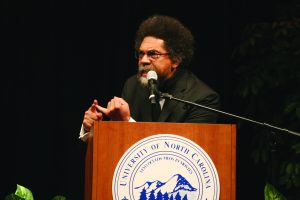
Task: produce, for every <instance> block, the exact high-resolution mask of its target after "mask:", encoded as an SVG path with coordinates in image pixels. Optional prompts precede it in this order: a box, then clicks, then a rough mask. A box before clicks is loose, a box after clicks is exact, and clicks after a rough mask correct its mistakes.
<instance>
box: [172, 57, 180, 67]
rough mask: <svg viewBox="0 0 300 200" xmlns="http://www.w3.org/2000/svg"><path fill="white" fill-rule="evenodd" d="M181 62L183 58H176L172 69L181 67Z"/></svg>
mask: <svg viewBox="0 0 300 200" xmlns="http://www.w3.org/2000/svg"><path fill="white" fill-rule="evenodd" d="M181 61H182V60H181V58H178V57H177V58H174V59H173V65H172V68H173V69H176V68H178V66H179V65H180V63H181Z"/></svg>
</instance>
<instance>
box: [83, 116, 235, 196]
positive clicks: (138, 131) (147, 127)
mask: <svg viewBox="0 0 300 200" xmlns="http://www.w3.org/2000/svg"><path fill="white" fill-rule="evenodd" d="M156 134H175V135H178V136H182V137H184V138H187V139H189V140H191V141H193V142H194V143H196V144H198V145H199V146H200V147H201V148H202V149H203V150H204V151H205V152H206V153H207V154H208V155H209V157H210V158H211V160H212V161H213V163H214V165H215V167H216V170H217V172H218V175H219V182H220V199H221V200H235V199H236V126H235V125H232V124H191V123H159V122H155V123H153V122H113V121H100V122H96V123H95V125H94V135H93V137H90V138H88V141H87V143H88V144H87V152H86V163H85V200H112V199H113V197H112V181H113V176H114V171H115V168H116V166H117V164H118V162H119V160H120V158H121V157H122V156H123V154H124V153H125V152H126V151H127V149H128V148H130V147H131V146H132V145H133V144H135V143H136V142H138V141H139V140H142V139H143V138H145V137H148V136H152V135H156ZM107 180H111V181H110V182H107Z"/></svg>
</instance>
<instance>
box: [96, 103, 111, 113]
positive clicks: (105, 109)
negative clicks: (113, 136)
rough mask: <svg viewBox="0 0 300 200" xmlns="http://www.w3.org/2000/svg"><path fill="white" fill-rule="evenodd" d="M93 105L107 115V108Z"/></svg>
mask: <svg viewBox="0 0 300 200" xmlns="http://www.w3.org/2000/svg"><path fill="white" fill-rule="evenodd" d="M95 107H96V108H97V110H98V111H100V112H102V113H103V114H105V115H108V113H109V111H108V109H107V108H104V107H101V106H99V105H95Z"/></svg>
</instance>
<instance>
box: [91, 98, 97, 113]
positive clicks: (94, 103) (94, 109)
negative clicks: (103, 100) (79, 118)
mask: <svg viewBox="0 0 300 200" xmlns="http://www.w3.org/2000/svg"><path fill="white" fill-rule="evenodd" d="M97 105H98V101H97V99H94V101H93V104H92V105H91V107H90V110H91V111H92V112H95V111H96V106H97Z"/></svg>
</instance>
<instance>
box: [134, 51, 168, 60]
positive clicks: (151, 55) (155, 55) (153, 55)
mask: <svg viewBox="0 0 300 200" xmlns="http://www.w3.org/2000/svg"><path fill="white" fill-rule="evenodd" d="M145 54H146V55H147V57H148V58H149V59H153V60H156V59H157V58H158V57H159V56H163V55H169V53H160V52H158V51H155V50H150V51H146V52H144V51H139V52H136V53H135V57H136V59H139V60H140V59H142V58H143V57H144V55H145Z"/></svg>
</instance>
